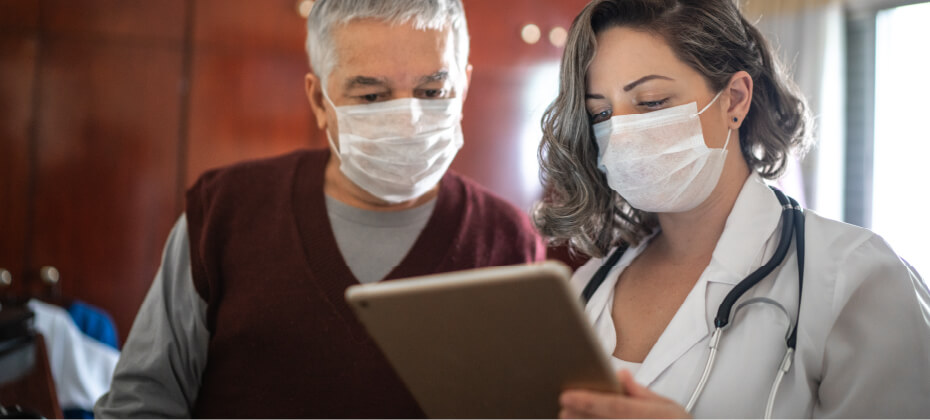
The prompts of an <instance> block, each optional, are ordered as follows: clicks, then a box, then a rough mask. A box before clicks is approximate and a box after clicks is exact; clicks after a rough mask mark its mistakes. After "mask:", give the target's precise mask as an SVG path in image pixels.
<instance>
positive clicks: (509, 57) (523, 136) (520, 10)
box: [452, 0, 587, 210]
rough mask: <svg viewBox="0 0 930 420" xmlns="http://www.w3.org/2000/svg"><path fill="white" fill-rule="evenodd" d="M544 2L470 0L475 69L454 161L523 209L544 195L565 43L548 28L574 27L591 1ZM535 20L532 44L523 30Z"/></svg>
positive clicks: (463, 169) (458, 169) (534, 0)
mask: <svg viewBox="0 0 930 420" xmlns="http://www.w3.org/2000/svg"><path fill="white" fill-rule="evenodd" d="M541 3H543V2H540V1H539V0H510V1H508V2H507V6H506V8H507V11H506V13H504V12H502V11H501V8H502V6H501V3H500V1H497V0H465V7H466V14H467V17H468V24H469V29H470V34H471V40H472V45H471V63H472V64H473V66H474V73H473V76H472V84H471V87H470V90H469V93H468V98H467V101H466V103H465V110H464V113H465V116H464V119H463V130H464V131H465V146H464V147H463V148H462V151H461V152H460V153H459V156H458V157H457V158H456V160H455V162H454V163H453V165H452V167H453V168H454V169H455V170H457V171H459V172H461V173H464V174H466V175H468V176H470V177H472V178H474V179H475V180H477V181H478V182H479V183H481V184H483V185H485V186H487V187H488V188H490V189H491V190H492V191H494V192H496V193H498V194H500V195H501V196H503V197H504V198H506V199H508V200H509V201H511V202H512V203H513V204H515V205H516V206H517V207H519V208H520V209H522V210H529V208H530V207H531V206H532V205H533V203H534V202H536V201H537V200H538V199H539V193H540V190H541V187H540V185H539V182H538V170H539V167H538V163H537V159H536V149H537V147H538V145H539V140H540V138H539V136H538V135H537V134H538V127H539V118H540V116H541V114H542V112H543V111H544V110H545V107H546V106H547V105H548V104H549V103H550V102H551V101H552V100H553V99H555V96H554V94H555V91H554V89H555V87H557V86H558V61H559V59H560V58H561V54H562V49H561V48H560V47H556V46H554V45H552V43H550V42H549V40H548V33H549V31H550V30H552V29H553V28H555V27H556V26H561V27H563V28H565V29H566V30H567V29H568V28H569V26H570V25H571V22H572V20H573V19H574V17H575V15H576V14H577V13H578V12H579V11H580V10H581V8H582V7H584V5H585V4H587V0H559V1H547V2H544V3H545V4H544V5H543V4H541ZM531 23H532V24H535V25H537V26H538V27H539V28H540V29H541V30H542V32H543V38H542V39H541V40H540V41H539V42H538V43H536V44H532V45H530V44H527V43H525V42H524V41H523V40H522V38H521V36H520V31H521V30H522V28H523V26H524V25H527V24H531ZM547 90H550V91H553V92H552V93H553V95H552V96H547V95H545V94H544V92H545V91H547Z"/></svg>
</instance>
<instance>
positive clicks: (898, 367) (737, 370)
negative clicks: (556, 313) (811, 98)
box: [572, 175, 930, 418]
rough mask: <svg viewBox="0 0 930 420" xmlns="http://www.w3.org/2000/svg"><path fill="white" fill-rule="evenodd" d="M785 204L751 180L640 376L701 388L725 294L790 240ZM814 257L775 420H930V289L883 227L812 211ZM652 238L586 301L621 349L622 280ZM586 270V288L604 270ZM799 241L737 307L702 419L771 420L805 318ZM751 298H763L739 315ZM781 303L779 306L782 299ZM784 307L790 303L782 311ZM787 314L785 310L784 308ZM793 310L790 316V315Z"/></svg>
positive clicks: (674, 391) (702, 403) (671, 386)
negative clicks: (875, 229)
mask: <svg viewBox="0 0 930 420" xmlns="http://www.w3.org/2000/svg"><path fill="white" fill-rule="evenodd" d="M780 216H781V205H780V204H779V203H778V201H777V199H776V198H775V196H774V194H773V193H772V192H771V190H769V189H768V187H767V186H766V185H765V184H764V182H763V181H762V180H761V178H759V177H758V176H756V175H753V176H750V177H749V179H748V180H747V181H746V183H745V185H744V186H743V189H742V191H741V192H740V195H739V197H738V199H737V201H736V203H735V205H734V207H733V210H732V211H731V213H730V215H729V217H728V219H727V222H726V226H725V228H724V231H723V234H722V235H721V237H720V240H719V241H718V243H717V246H716V248H715V249H714V253H713V257H712V259H711V262H710V264H709V265H708V267H707V268H706V269H705V270H704V272H703V273H702V275H701V277H700V279H699V280H698V281H697V283H696V284H695V286H694V288H693V289H692V290H691V292H690V294H689V295H688V296H687V298H686V299H685V301H684V303H683V304H682V305H681V307H680V308H679V309H678V311H677V313H676V314H675V315H674V317H673V318H672V320H671V322H670V323H669V325H668V326H667V327H666V329H665V331H664V332H663V333H662V335H661V336H660V337H659V339H658V341H657V342H656V344H655V345H654V346H653V348H652V349H651V350H650V352H649V354H648V355H647V356H646V358H645V360H644V361H643V363H642V367H641V368H640V369H639V370H638V371H637V372H636V373H635V374H634V377H635V379H636V380H637V381H638V382H640V383H642V384H645V385H646V386H648V387H649V388H651V389H652V390H654V391H656V392H657V393H659V394H662V395H665V396H667V397H668V398H671V399H673V400H675V401H677V402H678V403H679V404H682V405H684V404H685V403H686V402H687V400H688V398H689V397H690V396H691V393H692V392H693V391H694V389H695V388H696V386H697V383H698V381H699V380H700V377H701V374H702V373H703V369H704V364H705V362H706V360H707V356H708V354H709V349H708V342H709V338H710V334H709V333H710V332H712V331H713V329H712V323H713V319H714V316H715V315H716V312H717V308H718V306H719V305H720V303H721V302H722V301H723V298H724V296H726V294H727V293H728V292H729V291H730V290H731V289H732V288H733V286H734V285H736V284H737V283H739V282H740V281H741V280H742V279H743V278H745V277H746V276H747V275H748V274H749V273H751V272H752V271H754V270H755V269H757V268H758V267H760V266H761V265H762V264H764V263H765V262H767V261H768V260H769V258H770V257H771V255H772V254H773V253H774V250H775V248H776V246H777V245H778V242H779V239H780V236H781V235H780ZM805 224H806V258H805V264H806V266H805V273H804V289H803V300H802V302H801V305H800V306H801V311H800V315H801V317H800V325H799V328H798V344H797V352H796V353H795V355H794V360H793V364H792V366H791V369H790V370H789V371H788V373H787V374H786V375H785V378H784V381H783V382H782V384H781V386H780V388H779V390H778V395H777V398H776V400H775V406H774V412H773V416H774V417H776V418H779V417H781V418H804V417H845V418H863V417H899V418H906V417H925V418H926V417H930V398H928V395H930V294H928V291H927V289H926V286H925V285H924V284H923V282H922V280H921V279H920V277H919V275H917V273H916V272H914V271H912V270H911V269H909V267H908V266H907V265H906V264H905V263H903V262H902V261H901V260H900V259H899V258H898V257H897V256H896V255H895V253H894V252H893V251H892V250H891V248H890V247H889V246H888V244H886V243H885V242H884V240H882V238H881V237H879V236H878V235H875V234H874V233H872V232H870V231H868V230H865V229H861V228H858V227H854V226H851V225H846V224H843V223H840V222H836V221H833V220H829V219H826V218H823V217H821V216H819V215H817V214H816V213H813V212H810V211H807V212H806V218H805ZM647 244H648V241H646V242H644V243H643V244H641V245H640V246H638V247H635V248H631V249H630V250H628V251H627V252H626V254H625V255H624V256H623V258H621V259H620V261H619V262H618V264H617V265H616V267H614V269H613V270H612V271H611V272H610V273H609V274H608V276H607V279H606V280H605V281H604V283H603V284H602V285H601V287H600V288H599V289H598V290H597V292H596V293H595V294H594V295H593V296H592V297H591V300H590V302H589V303H588V305H587V306H586V308H585V312H586V315H587V317H588V318H589V320H590V321H591V323H592V324H593V326H594V330H595V332H596V334H597V335H598V337H599V338H600V341H601V342H602V344H603V346H604V349H605V350H606V351H607V353H608V354H613V351H614V347H615V345H616V335H615V334H616V331H615V329H614V325H613V320H612V317H611V313H610V311H611V308H612V306H613V294H614V286H615V285H616V282H617V279H618V277H619V275H620V273H621V272H622V270H623V269H624V268H625V267H627V266H629V265H630V262H632V261H633V259H635V258H636V256H638V255H639V254H640V253H641V252H642V251H643V250H644V249H645V247H646V246H647ZM602 263H603V259H593V260H591V261H589V262H588V263H587V264H585V265H584V266H583V267H581V268H579V269H578V271H577V272H576V273H575V275H574V277H573V279H572V285H573V286H574V287H575V288H576V289H577V290H578V291H579V293H580V291H581V290H582V289H583V288H584V286H585V284H586V283H587V282H588V280H590V278H591V276H592V275H593V274H594V272H595V271H597V269H598V268H599V267H600V266H601V264H602ZM797 274H798V273H797V257H796V253H795V247H794V245H792V246H791V248H790V249H789V253H788V256H787V257H786V258H785V261H784V263H783V264H782V265H781V266H780V267H779V268H777V269H776V270H775V271H774V272H773V273H772V274H770V275H769V276H768V277H767V278H766V279H764V280H763V281H762V282H760V283H759V284H757V285H756V286H755V287H753V288H752V289H750V290H749V291H748V292H747V293H746V294H745V295H744V296H743V297H742V298H741V299H740V300H739V301H738V302H737V304H736V305H734V311H735V312H736V313H735V314H733V315H732V317H731V319H732V321H731V322H730V325H729V326H728V327H727V329H725V330H724V332H723V336H722V338H721V342H720V347H719V352H718V354H717V360H716V363H715V365H714V368H713V371H712V372H711V374H710V378H709V380H708V382H707V385H706V388H705V390H704V392H703V394H702V395H701V397H700V398H699V399H698V401H697V404H696V405H695V407H694V409H693V410H692V415H694V416H695V417H717V418H731V417H741V418H753V417H762V416H763V414H764V410H765V403H766V401H767V399H768V394H769V390H770V388H771V386H772V382H773V380H774V378H775V374H776V371H777V369H778V366H779V365H780V363H781V361H782V358H783V357H784V354H785V350H786V346H785V338H786V334H787V332H788V330H789V326H790V325H792V324H793V323H794V322H795V321H796V319H797V314H798V275H797ZM752 298H767V299H771V300H774V301H775V302H777V303H778V305H776V304H765V303H757V304H751V305H748V306H746V307H744V308H743V309H742V310H739V311H737V310H736V308H737V307H738V306H739V305H740V304H741V303H743V302H746V301H747V300H749V299H752ZM779 305H780V306H781V307H780V306H779ZM782 307H783V308H784V309H782ZM786 313H787V315H786ZM789 317H790V320H789Z"/></svg>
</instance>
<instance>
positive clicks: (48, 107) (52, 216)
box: [32, 39, 182, 339]
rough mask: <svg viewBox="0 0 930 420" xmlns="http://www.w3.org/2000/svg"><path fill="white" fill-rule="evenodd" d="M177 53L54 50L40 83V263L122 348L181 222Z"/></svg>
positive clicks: (47, 51)
mask: <svg viewBox="0 0 930 420" xmlns="http://www.w3.org/2000/svg"><path fill="white" fill-rule="evenodd" d="M181 58H182V56H181V52H180V51H179V50H178V49H166V48H145V47H140V46H135V45H121V44H109V43H96V42H85V41H70V40H64V39H62V40H57V41H50V42H49V43H48V44H47V45H45V46H44V51H43V66H42V70H41V73H40V75H39V83H40V92H39V95H38V100H39V103H40V111H39V133H38V139H37V140H38V144H37V149H38V168H37V174H38V177H37V180H36V203H37V205H36V213H35V225H34V226H33V227H32V229H33V231H34V238H33V241H32V254H33V255H34V258H33V260H32V262H33V265H34V267H32V269H38V268H39V267H41V266H44V265H51V266H55V267H57V268H58V269H59V271H60V272H61V279H62V280H61V285H62V292H63V295H65V296H68V297H74V298H79V299H82V300H85V301H87V302H89V303H91V304H95V305H99V306H102V307H104V308H106V309H107V310H109V311H111V312H112V314H113V316H114V318H115V320H116V322H117V325H118V328H119V331H120V335H121V337H122V338H124V339H125V337H126V333H127V332H128V330H129V327H130V326H131V323H132V320H133V319H134V317H135V314H136V311H137V310H138V307H139V305H140V304H141V302H142V298H143V297H144V294H145V292H146V291H147V289H148V287H149V285H150V284H151V281H152V278H153V276H154V275H155V272H156V270H157V268H158V264H159V256H160V255H161V249H162V244H163V243H164V240H165V238H166V237H167V233H168V231H169V229H170V227H171V225H172V224H173V222H174V220H175V218H176V217H177V216H178V215H177V214H176V213H175V208H176V203H175V199H176V184H177V174H178V168H177V152H178V117H179V114H178V103H179V100H178V89H179V79H180V73H181Z"/></svg>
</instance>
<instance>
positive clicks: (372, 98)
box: [358, 93, 381, 103]
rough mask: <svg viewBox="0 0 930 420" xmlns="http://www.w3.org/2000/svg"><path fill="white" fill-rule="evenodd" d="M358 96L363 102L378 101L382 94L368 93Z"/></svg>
mask: <svg viewBox="0 0 930 420" xmlns="http://www.w3.org/2000/svg"><path fill="white" fill-rule="evenodd" d="M358 98H359V99H361V100H362V102H366V103H372V102H377V101H378V100H379V99H381V94H378V93H369V94H367V95H361V96H359V97H358Z"/></svg>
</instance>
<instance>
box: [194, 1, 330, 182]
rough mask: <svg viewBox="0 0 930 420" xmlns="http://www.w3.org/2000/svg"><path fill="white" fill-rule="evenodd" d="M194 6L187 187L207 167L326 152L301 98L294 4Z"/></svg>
mask: <svg viewBox="0 0 930 420" xmlns="http://www.w3.org/2000/svg"><path fill="white" fill-rule="evenodd" d="M196 4H197V6H196V9H195V11H196V14H195V26H194V28H195V30H194V64H193V72H192V76H191V102H190V114H189V115H190V125H189V130H188V158H187V161H188V165H187V175H186V178H187V182H186V185H188V186H190V185H191V184H193V183H194V181H196V179H197V178H198V177H199V176H200V175H201V174H202V173H203V172H204V171H205V170H207V169H210V168H215V167H218V166H223V165H228V164H231V163H235V162H239V161H242V160H247V159H255V158H262V157H267V156H274V155H279V154H282V153H286V152H289V151H291V150H294V149H299V148H307V147H325V146H324V145H325V143H324V141H321V138H322V136H321V135H320V133H318V132H317V130H316V123H315V122H314V120H313V115H312V113H311V112H310V106H309V104H307V99H306V96H305V94H304V88H303V86H304V75H305V74H306V73H307V71H309V64H308V63H307V58H306V53H305V52H304V49H303V43H304V36H305V29H304V26H305V24H306V21H305V20H304V19H303V18H301V17H300V15H299V14H298V13H297V11H296V8H295V5H296V2H295V1H291V0H275V1H268V2H255V1H251V0H232V1H229V0H202V1H198V2H197V3H196Z"/></svg>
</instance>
